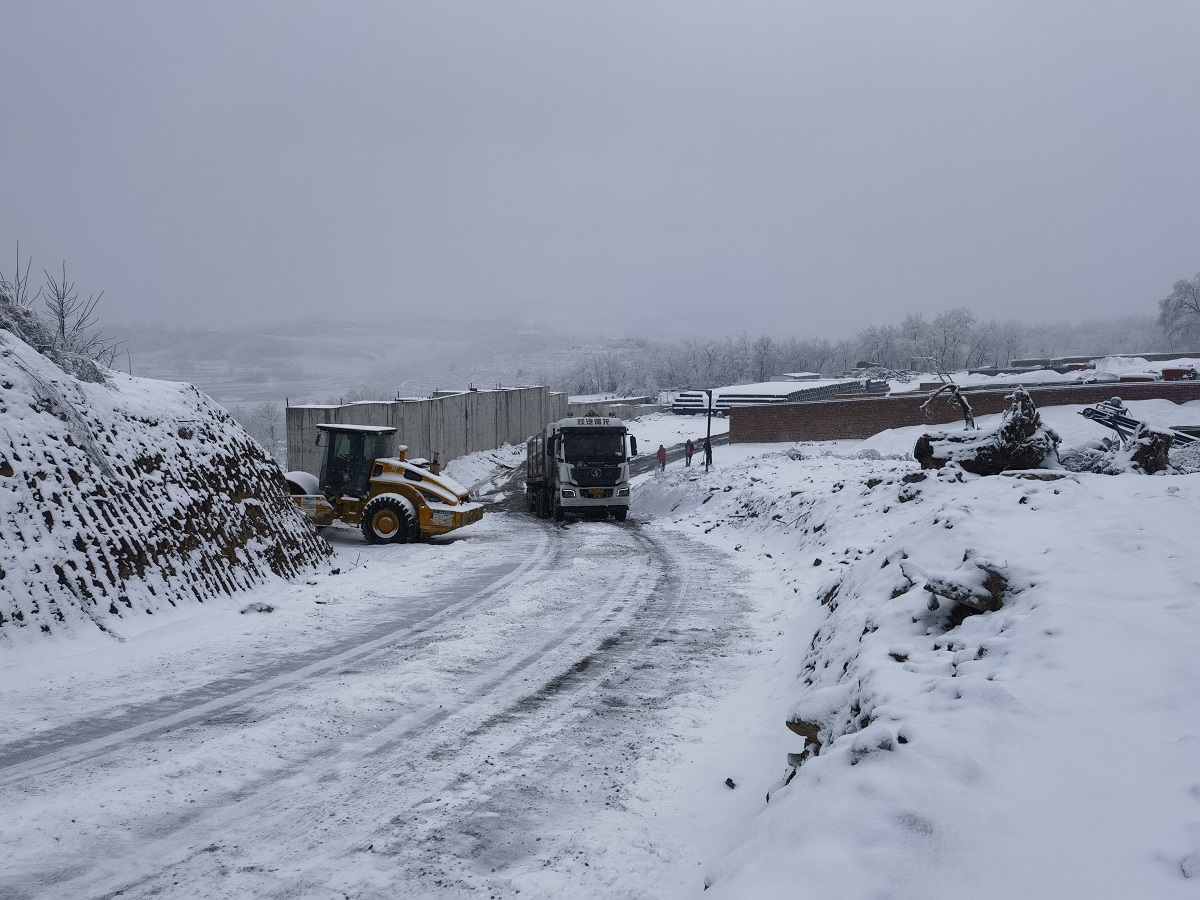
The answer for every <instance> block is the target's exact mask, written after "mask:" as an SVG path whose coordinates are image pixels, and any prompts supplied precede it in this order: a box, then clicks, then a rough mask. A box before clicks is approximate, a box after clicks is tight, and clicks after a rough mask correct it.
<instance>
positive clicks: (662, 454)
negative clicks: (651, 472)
mask: <svg viewBox="0 0 1200 900" xmlns="http://www.w3.org/2000/svg"><path fill="white" fill-rule="evenodd" d="M666 470H667V448H666V447H664V446H663V445H662V444H659V445H658V471H660V472H665V471H666Z"/></svg>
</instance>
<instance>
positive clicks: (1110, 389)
mask: <svg viewBox="0 0 1200 900" xmlns="http://www.w3.org/2000/svg"><path fill="white" fill-rule="evenodd" d="M1027 390H1028V391H1029V395H1030V396H1031V397H1032V398H1033V402H1034V403H1036V404H1037V405H1038V406H1062V405H1069V404H1074V403H1082V404H1090V403H1098V402H1100V401H1101V400H1107V399H1109V398H1110V397H1120V398H1121V399H1122V400H1164V399H1165V400H1173V401H1174V402H1176V403H1186V402H1188V401H1189V400H1200V382H1195V381H1185V382H1153V383H1149V384H1089V385H1079V386H1072V387H1030V388H1027ZM1011 392H1012V389H1011V388H1007V389H1004V390H988V391H975V392H968V393H967V394H966V397H967V399H968V401H969V402H970V404H971V408H972V409H974V410H975V415H976V416H986V415H990V414H992V413H998V412H1002V411H1003V410H1004V409H1006V408H1007V407H1008V405H1009V404H1008V403H1007V402H1006V401H1005V399H1004V397H1005V396H1006V395H1007V394H1009V393H1011ZM927 396H928V394H924V393H917V394H909V395H906V394H901V395H900V396H896V397H863V398H860V399H845V400H820V401H815V402H812V403H779V404H775V405H773V406H742V407H735V408H734V409H732V410H731V411H730V420H729V439H730V441H731V442H733V443H741V444H745V443H774V442H779V441H829V440H837V439H857V438H867V437H870V436H871V435H873V434H878V433H879V432H881V431H884V430H886V429H888V428H903V427H905V426H908V425H945V424H949V423H952V422H961V421H962V410H961V409H960V408H959V406H958V404H957V403H954V402H953V401H951V400H946V399H943V398H942V397H939V398H938V399H937V400H935V401H934V402H933V404H932V405H931V407H930V409H929V413H928V414H926V413H924V412H922V411H921V404H922V403H924V402H925V399H926V397H927Z"/></svg>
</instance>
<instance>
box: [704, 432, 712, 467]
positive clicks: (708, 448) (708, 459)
mask: <svg viewBox="0 0 1200 900" xmlns="http://www.w3.org/2000/svg"><path fill="white" fill-rule="evenodd" d="M704 465H705V466H711V465H712V444H710V443H709V442H708V438H705V439H704Z"/></svg>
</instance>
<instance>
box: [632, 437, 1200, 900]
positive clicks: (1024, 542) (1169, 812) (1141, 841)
mask: <svg viewBox="0 0 1200 900" xmlns="http://www.w3.org/2000/svg"><path fill="white" fill-rule="evenodd" d="M803 449H804V452H805V453H812V454H814V455H813V456H811V457H810V458H802V459H796V458H792V457H791V456H789V455H787V454H785V453H783V452H780V450H779V448H769V447H758V448H753V447H747V446H744V445H743V446H742V447H739V448H737V449H736V450H730V451H727V452H726V454H725V457H726V460H727V461H726V462H724V464H723V466H722V468H721V469H718V470H715V471H714V472H713V473H712V474H710V475H708V476H704V475H701V474H699V473H689V472H685V471H684V470H676V471H675V472H674V473H672V472H670V471H668V473H667V475H666V476H664V477H655V478H651V479H647V481H646V483H645V484H644V485H643V486H642V487H641V499H640V501H639V508H640V513H641V514H642V515H649V516H653V517H656V518H658V519H660V520H667V524H666V525H665V527H669V528H679V529H685V530H686V531H687V532H688V533H691V534H695V535H698V536H702V537H703V539H705V540H710V541H714V542H719V543H720V544H721V545H722V546H726V547H728V546H734V547H736V549H737V550H738V551H739V554H738V555H739V556H741V557H742V558H744V559H745V560H746V561H747V563H748V564H749V566H750V568H751V569H753V570H757V584H758V585H759V586H760V587H759V589H758V590H757V591H756V593H759V594H760V595H761V597H762V603H763V604H764V606H765V609H764V612H763V621H765V622H769V623H770V627H771V628H772V630H771V632H770V634H772V635H773V634H774V633H775V631H774V629H775V628H776V627H778V628H779V629H781V630H782V631H784V632H785V638H784V640H785V642H786V646H785V649H787V650H789V651H790V652H789V656H790V664H788V663H787V662H785V663H783V664H776V669H775V671H776V672H777V673H783V674H782V675H778V676H777V677H780V678H782V679H783V680H784V681H785V691H784V693H786V694H787V695H788V696H789V700H788V701H787V702H786V703H785V704H780V705H778V707H777V708H776V707H771V708H764V710H763V712H762V714H763V716H765V717H774V720H775V721H777V722H778V728H779V729H783V728H784V727H785V722H789V723H790V726H791V728H792V730H793V732H794V734H793V735H792V737H791V738H790V739H791V741H792V752H793V754H794V755H793V756H792V757H791V759H790V761H785V759H782V758H781V759H780V760H779V771H778V773H777V775H778V776H779V779H780V780H779V782H778V783H777V785H776V788H775V790H774V791H773V793H772V795H771V799H770V802H769V804H767V805H765V807H764V809H763V810H762V812H761V813H760V814H759V815H758V816H757V818H756V820H755V822H754V825H753V827H752V829H751V831H750V833H749V835H748V836H747V837H746V838H745V839H744V841H743V842H742V843H741V844H740V846H738V847H737V848H736V849H734V850H733V851H732V852H731V853H730V854H729V855H728V856H726V857H725V859H723V860H722V861H721V862H719V863H717V864H715V865H714V866H713V867H712V869H711V870H710V872H709V876H708V882H709V884H710V885H711V888H712V890H711V891H710V892H709V893H708V894H706V896H717V897H721V896H724V897H748V896H757V897H777V896H797V895H799V894H801V893H802V894H803V895H804V896H814V897H879V896H889V897H922V898H928V897H958V896H962V895H963V894H964V893H966V894H970V895H971V896H974V897H1017V896H1089V897H1114V898H1116V897H1132V896H1155V897H1168V896H1176V895H1179V896H1182V895H1185V894H1186V895H1189V896H1191V895H1192V894H1193V891H1194V886H1195V881H1189V879H1192V878H1196V877H1200V697H1198V696H1197V694H1196V691H1195V685H1196V684H1197V683H1200V603H1197V602H1196V597H1197V593H1198V589H1200V576H1198V575H1197V573H1196V570H1195V535H1196V534H1197V533H1200V476H1197V475H1176V476H1162V477H1146V476H1140V475H1132V474H1130V475H1120V476H1115V477H1114V476H1105V475H1090V474H1078V475H1076V474H1069V473H1065V472H1061V471H1058V472H1047V473H1045V475H1044V477H1047V478H1050V479H1052V480H1039V479H1038V478H1034V477H1029V476H1023V475H1015V476H994V477H986V478H980V477H973V476H969V475H968V476H965V477H963V476H961V474H959V473H955V472H953V471H949V472H944V473H943V474H940V475H938V474H933V473H928V474H927V473H923V472H920V471H919V470H918V469H917V468H916V465H915V463H913V462H912V461H910V460H904V459H886V458H882V457H881V456H880V454H879V453H878V452H875V451H868V452H867V453H866V454H864V455H865V456H867V457H873V458H858V457H855V456H850V457H849V458H837V457H833V456H824V457H822V456H819V455H816V454H819V453H820V452H821V451H820V449H819V448H816V447H806V448H803ZM737 454H741V456H742V458H741V460H740V461H738V462H734V461H732V460H733V459H734V458H736V455H737ZM793 455H795V454H793ZM960 478H962V480H959V479H960ZM954 597H961V598H964V599H966V600H968V604H967V605H964V604H963V603H959V602H955V600H954V599H952V598H954ZM787 684H790V687H786V685H787ZM769 693H770V692H769V691H767V692H764V695H766V694H769ZM789 763H798V765H797V767H796V768H795V771H794V775H793V774H792V766H791V764H789ZM789 777H790V782H789V783H787V784H786V786H784V784H783V783H784V781H786V780H787V779H788V778H789Z"/></svg>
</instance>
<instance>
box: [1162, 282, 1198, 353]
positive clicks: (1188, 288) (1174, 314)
mask: <svg viewBox="0 0 1200 900" xmlns="http://www.w3.org/2000/svg"><path fill="white" fill-rule="evenodd" d="M1158 322H1159V324H1160V325H1162V327H1163V330H1164V331H1166V332H1167V334H1168V335H1169V336H1170V337H1172V338H1174V339H1176V340H1180V339H1182V340H1188V341H1190V340H1194V339H1195V338H1196V337H1197V335H1198V334H1200V272H1197V273H1196V274H1195V275H1193V276H1192V277H1191V278H1181V279H1179V280H1178V281H1177V282H1175V286H1174V287H1173V288H1172V289H1171V293H1170V294H1168V295H1167V296H1166V297H1163V298H1162V299H1161V300H1159V301H1158Z"/></svg>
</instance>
